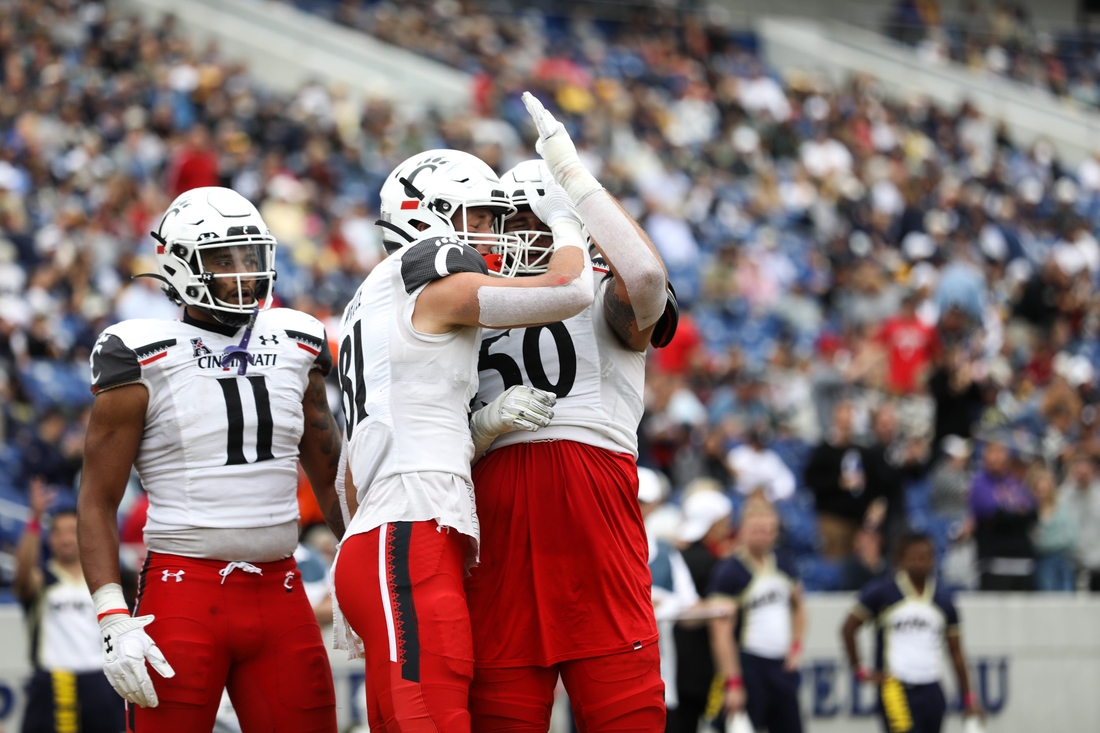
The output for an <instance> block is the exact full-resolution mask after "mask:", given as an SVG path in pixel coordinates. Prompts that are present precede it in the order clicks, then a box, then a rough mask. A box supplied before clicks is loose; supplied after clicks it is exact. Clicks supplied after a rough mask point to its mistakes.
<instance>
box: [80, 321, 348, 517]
mask: <svg viewBox="0 0 1100 733" xmlns="http://www.w3.org/2000/svg"><path fill="white" fill-rule="evenodd" d="M243 334H244V329H243V328H231V327H228V326H223V325H221V324H209V323H202V322H199V321H196V320H194V319H191V318H189V317H188V316H187V315H186V313H185V315H184V320H182V321H165V320H153V319H134V320H129V321H123V322H122V323H116V324H115V325H113V326H111V327H109V328H108V329H106V330H105V331H104V332H103V333H102V335H100V337H99V340H98V341H97V342H96V345H95V349H94V350H93V351H92V358H91V362H92V392H94V393H96V394H98V393H100V392H102V391H104V390H108V389H111V388H113V387H121V386H123V385H126V384H134V383H140V384H144V385H145V386H146V388H147V389H148V390H149V406H148V408H147V409H146V413H145V434H144V435H143V436H142V440H141V446H140V448H139V449H138V455H137V460H136V461H135V462H134V465H135V467H136V468H137V470H138V474H139V475H140V476H141V481H142V484H144V486H145V490H146V491H148V492H149V515H148V519H147V520H146V524H145V529H146V531H162V530H180V529H190V528H196V527H198V528H217V529H225V528H231V529H238V528H251V527H270V526H274V525H279V524H284V523H287V522H292V521H295V520H296V519H297V517H298V500H297V486H298V468H297V464H298V443H299V441H300V440H301V438H302V433H303V431H304V424H303V423H304V414H303V410H302V399H303V397H304V395H305V391H306V388H307V386H308V384H309V372H310V370H312V369H320V370H321V372H322V373H323V374H327V373H328V372H329V370H330V369H331V368H332V354H331V352H330V351H329V347H328V340H327V339H326V338H325V329H324V327H323V326H322V325H321V323H320V322H319V321H318V320H317V319H315V318H313V317H312V316H309V315H307V314H305V313H301V312H299V311H295V310H290V309H287V308H275V309H272V310H268V311H264V312H262V313H260V314H259V316H258V317H257V318H256V325H255V327H254V328H253V329H252V335H251V339H250V341H249V344H248V352H249V354H250V355H251V362H252V363H251V364H250V365H249V366H248V369H247V371H246V373H245V374H244V375H242V376H238V374H237V371H238V369H237V366H235V365H234V366H233V367H231V368H229V367H223V366H222V364H221V362H222V356H223V355H224V352H225V349H226V348H227V347H230V346H236V345H238V344H239V343H240V341H241V337H242V336H243Z"/></svg>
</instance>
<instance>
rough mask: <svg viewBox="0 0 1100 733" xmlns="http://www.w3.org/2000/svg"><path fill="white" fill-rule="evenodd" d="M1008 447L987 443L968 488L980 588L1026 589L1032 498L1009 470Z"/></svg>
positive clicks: (1031, 559)
mask: <svg viewBox="0 0 1100 733" xmlns="http://www.w3.org/2000/svg"><path fill="white" fill-rule="evenodd" d="M1009 459H1010V454H1009V449H1008V446H1006V445H1004V444H1003V443H1002V442H999V441H991V442H987V443H986V444H985V446H984V448H983V453H982V468H981V470H980V471H978V474H977V475H976V476H975V477H974V483H973V485H972V486H971V488H970V511H971V513H972V514H973V516H974V522H975V537H976V538H977V541H978V561H979V563H980V565H981V584H982V590H997V591H1020V590H1031V589H1032V587H1033V584H1032V575H1033V573H1034V572H1035V549H1034V547H1033V545H1032V542H1031V535H1030V532H1031V528H1032V526H1033V525H1034V524H1035V519H1036V514H1035V498H1034V497H1033V496H1032V495H1031V493H1030V492H1029V491H1028V490H1027V487H1025V486H1024V484H1023V482H1022V481H1020V479H1018V478H1017V477H1016V476H1015V475H1014V474H1013V473H1012V470H1011V466H1010V462H1009Z"/></svg>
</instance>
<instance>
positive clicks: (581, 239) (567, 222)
mask: <svg viewBox="0 0 1100 733" xmlns="http://www.w3.org/2000/svg"><path fill="white" fill-rule="evenodd" d="M550 231H551V232H552V233H553V235H554V251H555V252H556V251H558V250H559V249H561V248H562V247H579V248H581V249H582V250H584V251H586V252H587V251H588V242H587V241H585V236H584V231H583V230H582V229H581V223H580V222H579V221H577V220H576V219H571V218H569V217H561V218H559V219H555V220H554V223H553V224H551V225H550Z"/></svg>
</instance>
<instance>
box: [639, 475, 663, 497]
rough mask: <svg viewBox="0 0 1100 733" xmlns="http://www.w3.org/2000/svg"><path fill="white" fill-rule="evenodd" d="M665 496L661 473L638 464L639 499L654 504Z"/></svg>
mask: <svg viewBox="0 0 1100 733" xmlns="http://www.w3.org/2000/svg"><path fill="white" fill-rule="evenodd" d="M664 498H665V486H664V482H663V481H662V480H661V475H660V474H659V473H657V472H656V471H654V470H653V469H652V468H646V467H644V466H638V501H640V502H642V503H643V504H653V503H654V502H658V501H660V500H661V499H664Z"/></svg>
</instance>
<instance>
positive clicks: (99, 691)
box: [14, 479, 126, 733]
mask: <svg viewBox="0 0 1100 733" xmlns="http://www.w3.org/2000/svg"><path fill="white" fill-rule="evenodd" d="M56 498H57V496H56V493H55V492H53V491H51V490H50V489H48V488H47V487H46V485H45V484H44V483H43V482H42V481H41V480H40V479H36V480H34V481H32V482H31V486H30V508H31V519H30V521H29V522H28V523H27V525H26V527H25V528H24V530H23V537H22V539H20V541H19V549H18V550H17V552H16V568H15V584H14V590H15V595H16V598H18V599H19V602H20V603H21V604H22V605H23V609H24V611H25V612H26V616H27V632H28V640H29V643H28V645H27V646H28V648H29V649H30V655H31V659H30V661H31V665H32V666H33V668H34V672H33V674H32V676H31V679H30V681H29V683H28V685H27V707H26V710H25V711H24V713H23V730H24V731H47V730H48V731H52V730H62V729H65V730H81V731H88V732H90V733H118V731H120V730H122V729H124V728H125V727H126V725H125V706H124V705H123V700H122V698H121V697H119V696H118V694H117V693H116V692H115V691H114V690H113V689H112V688H111V685H110V683H109V682H108V681H107V678H106V677H105V676H104V675H103V647H102V645H101V643H100V635H99V623H98V622H97V621H96V612H95V604H94V603H93V602H92V594H91V592H90V591H89V590H88V586H87V584H86V583H85V582H84V573H83V571H82V570H81V568H80V554H79V550H78V548H77V544H76V510H75V509H74V508H73V507H72V506H63V507H61V508H58V509H56V510H54V511H53V512H52V513H49V512H48V509H49V507H50V506H51V505H53V504H54V503H55V501H56ZM43 523H45V524H47V525H48V535H47V538H46V543H45V544H46V546H47V547H48V548H49V555H48V557H47V558H43V557H42V545H43V541H42V530H43ZM55 725H56V728H55Z"/></svg>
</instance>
